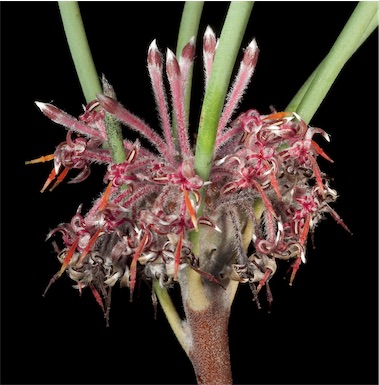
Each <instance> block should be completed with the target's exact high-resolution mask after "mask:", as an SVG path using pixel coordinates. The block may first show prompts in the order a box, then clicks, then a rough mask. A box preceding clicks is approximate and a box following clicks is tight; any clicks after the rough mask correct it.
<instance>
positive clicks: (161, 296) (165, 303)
mask: <svg viewBox="0 0 379 385" xmlns="http://www.w3.org/2000/svg"><path fill="white" fill-rule="evenodd" d="M153 288H154V291H155V293H156V294H157V297H158V300H159V303H160V305H161V307H162V309H163V311H164V313H165V316H166V318H167V321H168V323H169V324H170V326H171V329H172V331H173V332H174V334H175V336H176V338H177V339H178V341H179V343H180V345H181V346H182V348H183V349H184V351H185V352H186V353H187V354H188V352H189V346H188V343H187V339H186V335H185V331H184V328H183V322H182V320H181V319H180V317H179V315H178V312H177V311H176V309H175V306H174V304H173V303H172V301H171V298H170V295H169V294H168V292H167V290H166V289H163V288H162V287H161V286H160V284H159V281H158V280H157V279H155V280H154V282H153Z"/></svg>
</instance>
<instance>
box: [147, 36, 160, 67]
mask: <svg viewBox="0 0 379 385" xmlns="http://www.w3.org/2000/svg"><path fill="white" fill-rule="evenodd" d="M147 62H148V64H149V65H151V66H157V67H159V68H161V67H162V56H161V54H160V52H159V49H158V46H157V42H156V39H154V40H153V41H152V42H151V44H150V46H149V50H148V54H147Z"/></svg>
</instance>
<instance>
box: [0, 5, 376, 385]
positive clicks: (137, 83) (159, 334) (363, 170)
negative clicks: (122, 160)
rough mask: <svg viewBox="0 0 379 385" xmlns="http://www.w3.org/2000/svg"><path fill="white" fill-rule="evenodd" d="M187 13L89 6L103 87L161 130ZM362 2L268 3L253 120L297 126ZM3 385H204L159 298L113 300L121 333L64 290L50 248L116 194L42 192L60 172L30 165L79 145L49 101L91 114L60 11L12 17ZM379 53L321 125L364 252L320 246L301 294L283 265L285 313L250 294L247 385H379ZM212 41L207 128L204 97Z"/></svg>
mask: <svg viewBox="0 0 379 385" xmlns="http://www.w3.org/2000/svg"><path fill="white" fill-rule="evenodd" d="M182 6H183V3H180V2H165V3H161V2H151V3H150V2H107V3H105V2H96V3H95V2H84V3H81V9H82V17H83V20H84V23H85V26H86V29H87V34H88V38H89V42H90V45H91V48H92V53H93V56H94V60H95V63H96V66H97V70H98V72H99V74H101V73H104V74H105V75H106V77H107V78H108V80H109V81H110V83H111V84H113V86H114V87H115V89H116V92H117V94H118V99H119V100H120V101H121V102H122V103H123V104H124V105H126V106H127V108H128V109H130V110H131V111H132V112H134V113H136V114H137V115H139V116H142V117H143V118H144V119H145V120H146V121H147V122H148V123H150V124H151V125H153V126H156V125H157V120H156V117H155V107H154V104H153V97H152V95H151V92H150V85H149V80H148V77H147V69H146V64H145V63H146V53H147V48H148V46H149V44H150V42H151V41H152V40H153V39H154V38H157V42H158V46H159V47H160V48H162V49H165V48H166V47H169V48H171V49H172V50H174V51H175V45H176V34H177V31H178V28H179V22H180V16H181V11H182ZM355 6H356V3H355V2H338V3H337V2H317V3H314V2H278V3H274V2H257V3H256V4H255V5H254V8H253V12H252V16H251V19H250V22H249V25H248V29H247V31H246V35H245V37H244V43H243V45H244V46H246V45H247V44H248V43H249V41H250V40H251V38H252V37H256V39H257V42H258V45H259V47H260V57H259V60H258V65H257V69H256V72H255V75H254V79H253V81H252V83H251V85H250V87H249V90H248V92H247V94H246V96H245V98H244V101H243V103H242V105H241V111H242V110H246V109H248V108H253V107H254V108H257V109H259V110H260V111H261V112H262V113H267V112H268V111H269V106H270V105H273V106H274V107H275V108H276V109H277V110H283V109H284V108H285V107H286V105H287V104H288V102H289V101H290V99H291V98H292V96H293V95H294V94H295V92H296V91H297V90H298V89H299V87H300V86H301V85H302V83H303V82H304V81H305V80H306V78H307V76H308V75H309V74H310V73H311V72H312V70H313V69H314V68H315V67H316V65H317V64H318V63H319V62H320V61H321V60H322V58H323V57H324V56H325V55H326V54H327V52H328V50H329V49H330V47H331V45H332V44H333V42H334V40H335V39H336V37H337V36H338V33H339V31H340V30H341V29H342V27H343V26H344V23H345V22H346V20H347V19H348V17H349V16H350V14H351V12H352V11H353V9H354V7H355ZM226 10H227V3H226V2H209V3H206V4H205V7H204V13H203V18H202V22H201V27H200V34H202V33H203V32H204V30H205V27H206V26H207V25H208V24H209V25H210V26H212V27H213V28H214V30H215V31H216V32H217V33H218V34H219V33H220V31H221V26H222V22H223V18H224V15H225V12H226ZM1 39H2V41H1V55H2V56H1V67H2V68H1V70H2V73H1V93H2V95H1V119H2V122H1V135H2V137H1V145H2V147H1V149H2V151H1V177H2V178H1V196H2V213H1V220H2V221H1V230H2V231H1V238H2V239H1V246H2V249H1V293H2V298H1V305H2V306H1V325H2V331H1V376H2V378H1V382H2V383H26V384H34V383H40V384H42V383H48V384H55V383H76V384H79V383H83V384H84V383H99V384H102V383H104V384H105V383H125V384H129V383H139V384H142V383H152V384H159V383H176V384H179V383H194V381H195V377H194V374H193V370H192V367H191V365H190V362H189V360H188V359H187V358H186V356H185V353H184V352H183V351H182V349H181V347H180V346H179V344H178V343H177V341H176V340H175V337H174V336H173V334H172V332H171V330H170V328H169V326H168V324H167V321H166V320H165V317H164V315H163V313H162V312H161V310H160V309H159V311H158V319H157V320H154V319H153V308H152V306H151V302H150V295H149V291H148V289H147V287H145V286H142V287H141V290H140V295H139V296H135V299H134V302H133V303H129V293H128V290H127V289H119V288H116V289H115V290H114V294H113V305H112V311H111V320H110V327H109V328H106V327H105V323H104V320H103V318H102V313H101V310H100V308H99V307H98V305H97V304H96V303H95V301H94V299H93V297H92V296H91V294H90V293H89V292H87V291H85V292H84V293H83V296H82V297H81V298H80V297H79V296H78V294H77V292H76V291H75V290H73V289H72V288H71V284H72V282H71V281H70V280H69V279H68V278H67V277H62V278H61V279H60V280H59V281H58V282H56V283H55V284H54V285H53V286H52V288H51V289H50V291H49V292H48V294H47V296H46V297H45V298H43V297H42V292H43V290H44V288H45V286H46V284H47V283H48V281H49V279H50V278H51V276H52V275H53V274H54V273H55V272H56V271H57V270H58V269H59V263H58V262H57V260H56V258H55V256H54V254H53V252H52V247H51V244H49V243H46V242H45V241H44V238H45V236H46V234H47V232H48V231H49V230H50V229H51V228H54V227H55V226H56V225H57V224H58V223H59V222H65V221H68V220H69V219H70V218H71V216H72V215H73V214H74V212H75V210H76V208H77V206H78V205H79V203H84V207H85V208H86V207H87V208H88V207H89V204H90V203H91V200H92V199H93V198H94V197H95V196H96V195H97V194H98V192H100V191H101V189H102V188H103V185H102V180H101V179H102V177H101V176H102V174H101V172H102V169H101V168H100V167H98V168H95V170H94V172H93V174H92V175H91V176H90V178H89V179H88V180H86V181H85V182H83V183H82V184H78V185H67V184H62V185H61V186H59V188H57V189H56V190H55V191H54V192H51V193H50V192H47V193H45V194H40V192H39V190H40V189H41V186H42V184H43V182H44V180H45V179H46V177H47V175H48V173H49V172H50V170H51V165H50V164H40V165H32V166H24V161H25V160H28V159H32V158H36V157H38V156H41V155H44V154H49V153H52V152H53V151H54V149H55V146H56V145H58V144H59V143H60V142H61V141H63V140H64V139H65V129H64V128H62V127H59V126H57V125H55V124H54V123H52V122H50V121H49V120H48V119H47V118H45V117H44V116H43V115H42V114H41V113H40V111H39V110H38V109H37V108H36V106H35V105H34V101H35V100H40V101H45V102H51V101H52V102H53V103H54V104H56V105H57V106H59V107H61V108H62V109H64V110H66V111H67V112H69V113H71V114H72V115H74V116H77V115H78V114H79V113H81V105H82V103H83V102H84V100H83V97H82V94H81V90H80V87H79V84H78V82H77V79H76V75H75V71H74V68H73V65H72V62H71V58H70V56H69V52H68V49H67V46H66V43H65V38H64V34H63V29H62V26H61V21H60V16H59V12H58V8H57V4H56V3H55V2H43V3H42V2H28V3H22V2H2V4H1ZM377 47H378V37H377V33H374V34H373V35H372V36H371V37H370V38H369V39H368V40H367V42H366V43H365V44H364V45H363V46H362V47H361V48H360V49H359V50H358V51H357V52H356V54H355V55H354V57H353V58H352V59H351V60H350V61H349V62H348V64H347V65H346V67H345V68H344V69H343V71H342V72H341V74H340V75H339V77H338V78H337V81H336V83H335V85H334V86H333V88H332V89H331V91H330V92H329V94H328V96H327V98H326V99H325V101H324V102H323V104H322V105H321V107H320V109H319V111H318V112H317V113H316V115H315V116H314V118H313V120H312V124H313V125H315V126H319V127H322V128H323V129H325V130H326V131H327V132H329V133H330V134H331V139H332V140H331V143H329V144H328V143H326V142H324V141H323V140H322V139H321V137H320V138H319V139H317V141H318V143H319V144H320V145H321V147H323V149H324V150H325V151H326V152H327V153H328V154H329V155H330V156H331V157H332V158H333V159H334V160H335V163H334V164H328V162H326V161H323V160H320V166H321V169H322V170H323V171H326V172H327V173H328V174H329V175H331V176H333V177H334V182H333V187H334V188H336V189H337V190H338V192H339V194H340V197H339V199H338V201H337V203H336V204H335V205H334V208H335V209H336V211H337V212H338V213H339V214H340V215H341V216H342V217H343V219H344V220H345V222H346V223H347V225H348V226H349V227H350V229H351V230H352V232H353V233H354V235H353V236H350V235H349V234H348V233H347V232H345V231H344V230H343V229H342V227H340V226H338V225H337V224H336V223H335V222H334V221H333V220H332V219H330V218H328V220H326V221H323V222H322V223H321V224H320V225H319V227H318V228H317V231H316V234H315V243H316V249H314V250H313V249H311V248H309V250H308V253H307V257H308V263H307V264H306V265H302V267H301V269H300V271H299V272H298V275H297V277H296V279H295V282H294V286H293V287H289V286H288V277H287V279H284V278H285V272H286V269H287V267H288V265H287V264H286V263H283V265H282V266H281V268H280V269H279V271H278V272H277V274H276V276H275V277H274V278H273V279H272V283H271V288H272V292H273V296H274V303H273V308H272V312H271V313H270V314H269V313H268V312H267V303H266V301H265V298H264V297H265V294H264V290H263V291H262V296H261V302H262V309H261V310H257V309H256V306H255V304H254V303H253V302H252V301H251V293H250V291H249V289H248V287H244V286H242V287H241V288H240V291H239V292H238V294H237V297H236V300H235V303H234V305H233V309H232V316H231V319H230V349H231V360H232V367H233V377H234V381H235V383H237V384H238V383H262V384H263V383H265V384H266V383H267V384H268V383H283V384H284V383H301V384H308V383H329V384H330V383H333V384H334V383H335V384H337V383H339V384H350V383H357V384H358V383H359V384H366V383H377V362H378V361H377V359H378V354H377V337H378V333H377V320H378V319H377V306H378V295H377V257H378V255H377V175H378V169H377V144H378V141H377V129H378V95H377V91H378V48H377ZM199 49H200V39H198V57H197V60H196V65H197V68H198V69H197V71H196V72H195V75H194V81H195V82H196V83H197V86H196V87H195V88H194V94H193V100H194V103H193V107H192V108H193V115H192V118H191V122H192V126H193V127H195V128H196V120H197V118H198V111H199V106H200V103H201V97H202V80H201V71H202V69H201V55H200V50H199Z"/></svg>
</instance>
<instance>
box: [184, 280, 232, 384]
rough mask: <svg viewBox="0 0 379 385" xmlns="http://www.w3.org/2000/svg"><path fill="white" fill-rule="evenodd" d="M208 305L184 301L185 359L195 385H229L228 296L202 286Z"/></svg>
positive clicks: (209, 284)
mask: <svg viewBox="0 0 379 385" xmlns="http://www.w3.org/2000/svg"><path fill="white" fill-rule="evenodd" d="M203 288H204V289H205V290H204V293H205V296H206V297H207V299H208V301H207V302H208V303H207V305H206V306H205V307H204V308H197V306H193V303H192V301H188V300H187V301H185V302H184V307H185V311H186V318H187V325H188V330H190V331H191V332H190V333H191V337H192V338H191V344H190V347H189V351H188V356H189V358H190V360H191V362H192V365H193V368H194V371H195V374H196V380H197V383H198V384H199V385H230V384H232V382H233V381H232V372H231V365H230V354H229V338H228V323H229V317H230V301H229V298H230V293H229V291H228V290H225V289H224V288H222V287H221V286H219V285H217V284H215V283H212V282H206V283H205V282H203Z"/></svg>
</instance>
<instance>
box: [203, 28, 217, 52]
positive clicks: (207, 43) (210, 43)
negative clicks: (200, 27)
mask: <svg viewBox="0 0 379 385" xmlns="http://www.w3.org/2000/svg"><path fill="white" fill-rule="evenodd" d="M216 44H217V40H216V35H215V33H214V32H213V30H212V28H211V27H210V26H208V27H207V29H206V30H205V33H204V39H203V47H204V48H203V49H204V51H205V52H207V53H214V51H215V50H216Z"/></svg>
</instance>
